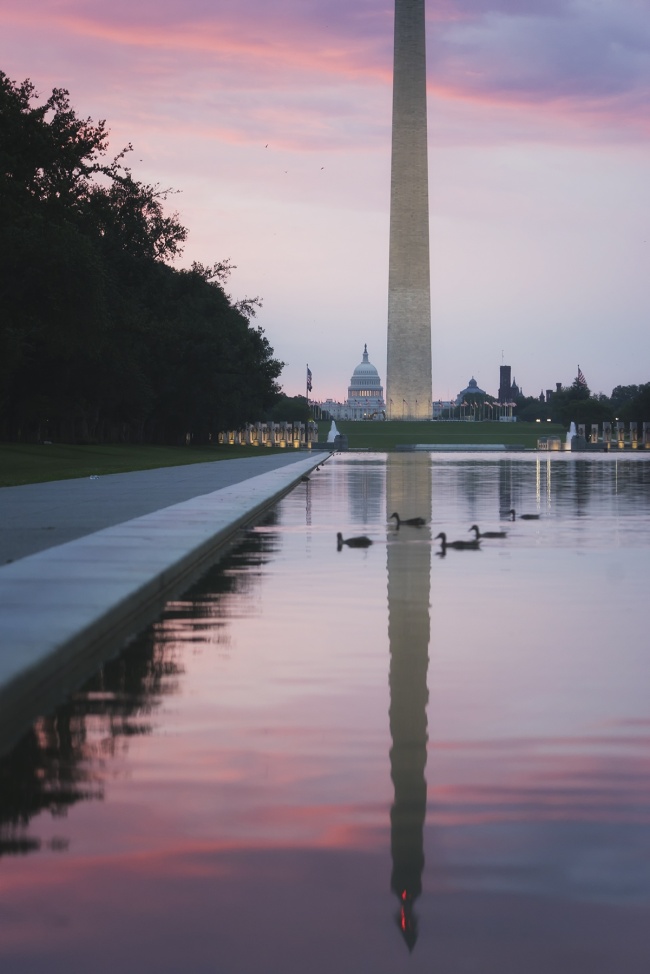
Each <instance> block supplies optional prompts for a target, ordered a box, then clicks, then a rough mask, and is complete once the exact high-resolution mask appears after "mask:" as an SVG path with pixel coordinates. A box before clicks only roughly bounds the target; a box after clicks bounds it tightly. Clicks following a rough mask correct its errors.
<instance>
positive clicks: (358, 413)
mask: <svg viewBox="0 0 650 974" xmlns="http://www.w3.org/2000/svg"><path fill="white" fill-rule="evenodd" d="M319 405H320V406H321V408H322V410H323V411H324V412H326V413H327V415H328V416H329V417H330V418H331V419H352V420H363V419H386V403H385V402H384V389H383V386H382V384H381V379H380V378H379V372H378V371H377V369H376V368H375V366H374V365H373V364H372V362H369V361H368V346H367V345H364V346H363V360H362V361H361V362H359V364H358V365H357V367H356V369H355V370H354V372H353V373H352V376H351V378H350V385H349V386H348V398H347V399H346V400H345V402H334V401H333V400H332V399H326V400H325V402H322V403H319Z"/></svg>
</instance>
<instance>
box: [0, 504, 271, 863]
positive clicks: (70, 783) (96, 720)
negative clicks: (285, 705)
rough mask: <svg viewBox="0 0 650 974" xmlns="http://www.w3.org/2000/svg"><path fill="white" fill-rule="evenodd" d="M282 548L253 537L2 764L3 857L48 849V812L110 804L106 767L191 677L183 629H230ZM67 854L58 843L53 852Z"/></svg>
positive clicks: (265, 537)
mask: <svg viewBox="0 0 650 974" xmlns="http://www.w3.org/2000/svg"><path fill="white" fill-rule="evenodd" d="M272 523H273V518H272V517H270V518H268V519H267V520H266V521H265V522H263V524H264V527H266V528H268V527H269V526H270V525H271V524H272ZM276 547H277V534H275V533H264V531H262V532H259V533H258V532H255V531H251V532H249V533H247V535H246V537H245V539H244V541H243V542H242V543H241V544H240V545H238V546H237V548H236V549H234V550H233V551H232V552H231V553H230V554H229V555H228V556H227V558H225V559H224V560H223V561H221V562H220V563H219V564H218V565H217V566H215V567H214V568H212V569H211V570H210V571H209V572H208V573H207V574H206V575H205V576H203V578H202V579H201V581H200V583H199V584H198V585H196V586H194V588H193V589H192V590H191V592H190V593H188V595H187V596H186V598H185V599H184V600H183V601H182V602H178V603H177V602H172V603H169V604H168V606H167V607H166V609H165V611H164V613H163V615H162V617H161V620H160V621H159V622H158V623H156V624H155V625H154V626H152V627H151V628H150V629H149V630H147V631H146V632H145V633H143V634H142V635H140V636H139V637H138V638H137V639H135V640H134V641H133V642H131V643H130V644H129V645H128V647H127V648H126V649H125V650H124V651H123V652H122V653H121V655H120V656H118V657H117V658H115V659H112V660H109V661H108V662H107V663H104V664H103V665H102V667H101V668H100V669H99V670H98V672H97V673H96V674H95V675H94V676H93V677H92V678H91V679H90V680H87V681H86V683H85V684H84V685H83V687H81V688H80V689H79V690H78V691H77V692H75V693H74V694H72V695H71V697H70V698H69V700H67V701H66V702H65V703H63V704H61V705H60V706H59V707H57V709H56V710H55V711H54V712H53V713H51V714H48V715H46V716H43V717H39V718H38V719H37V720H36V721H34V723H33V725H32V727H31V728H30V730H29V731H28V732H27V733H26V734H24V735H23V737H22V738H21V740H20V741H19V742H18V744H17V745H16V746H15V747H14V748H13V749H12V750H11V751H10V752H9V753H8V754H6V755H4V756H3V757H1V758H0V856H3V855H12V854H13V855H20V854H25V853H28V852H33V851H36V850H38V849H40V848H41V845H42V844H41V841H40V839H38V838H34V837H33V836H30V835H28V834H27V828H28V826H29V823H30V821H31V820H32V819H33V818H34V817H35V816H37V815H39V814H40V813H41V812H49V813H50V814H51V815H52V816H60V817H64V816H65V815H66V814H67V811H68V809H69V808H70V807H71V806H72V805H75V804H76V803H77V802H80V801H86V800H89V799H96V800H101V799H102V798H103V795H104V778H105V762H106V760H107V759H109V758H111V757H112V756H114V755H115V754H116V752H117V750H118V748H120V747H125V746H127V741H128V739H129V738H130V737H133V736H135V735H140V734H149V733H151V731H152V722H151V715H152V714H153V712H154V711H155V709H156V708H157V707H158V706H159V704H160V703H161V700H162V698H163V697H165V696H169V695H172V694H175V693H176V692H177V690H178V686H179V677H180V676H181V675H182V673H183V666H182V662H181V653H182V652H183V647H182V643H181V642H180V641H179V629H178V623H179V620H180V621H182V622H186V623H187V625H186V628H191V627H192V626H193V625H194V626H196V627H197V628H198V629H199V630H200V629H201V628H202V627H203V626H204V624H203V622H202V621H199V622H198V623H196V622H194V623H193V622H192V619H194V620H196V619H199V620H202V619H203V618H205V617H210V619H212V620H213V624H214V620H215V617H216V618H217V619H218V620H219V623H218V624H223V625H225V620H226V618H228V610H227V609H226V610H224V609H223V607H222V603H223V602H224V601H226V602H227V601H229V597H230V596H237V597H241V595H242V594H246V593H248V592H250V589H251V588H252V587H253V586H254V584H255V579H259V576H260V574H261V566H262V565H263V564H264V562H265V561H266V560H267V557H268V554H269V552H271V551H273V550H274V549H275V548H276ZM231 609H232V606H231ZM232 615H233V612H232V611H231V612H230V616H229V617H230V618H232ZM66 845H67V843H66V841H65V840H58V841H55V842H53V843H50V848H54V849H56V848H65V847H66Z"/></svg>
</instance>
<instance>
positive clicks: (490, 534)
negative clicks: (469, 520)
mask: <svg viewBox="0 0 650 974" xmlns="http://www.w3.org/2000/svg"><path fill="white" fill-rule="evenodd" d="M468 530H469V531H473V532H474V538H475V539H476V540H477V541H478V539H479V538H507V537H508V532H507V531H483V532H482V533H481V532H480V531H479V529H478V524H472V526H471V528H468Z"/></svg>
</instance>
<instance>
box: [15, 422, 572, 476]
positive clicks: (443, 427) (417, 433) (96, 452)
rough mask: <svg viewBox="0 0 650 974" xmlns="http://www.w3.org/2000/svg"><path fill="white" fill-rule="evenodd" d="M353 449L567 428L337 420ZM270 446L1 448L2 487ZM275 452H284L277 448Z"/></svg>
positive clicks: (519, 440) (510, 439)
mask: <svg viewBox="0 0 650 974" xmlns="http://www.w3.org/2000/svg"><path fill="white" fill-rule="evenodd" d="M330 425H331V424H330V422H329V421H327V420H323V421H321V422H319V424H318V427H319V435H320V441H321V442H323V441H325V440H326V439H327V434H328V432H329V430H330ZM336 426H337V429H338V430H339V432H340V433H345V434H346V436H347V437H348V445H349V447H350V449H351V450H373V451H376V452H378V453H384V452H387V451H390V450H394V449H395V447H396V446H397V445H398V444H400V443H406V444H411V443H439V444H445V443H467V444H471V443H486V444H487V443H505V444H513V445H520V446H525V447H529V448H533V449H534V448H535V447H536V446H537V440H538V438H539V437H540V436H560V437H562V438H564V436H565V435H566V430H564V428H563V427H561V426H555V425H553V424H551V423H408V422H407V423H403V422H391V423H374V422H369V423H351V422H345V421H341V422H337V424H336ZM260 451H264V452H271V451H270V450H269V448H268V447H255V446H213V447H193V446H190V447H173V446H130V445H129V446H124V445H116V444H113V445H106V446H73V445H69V444H64V443H53V444H50V445H45V444H39V443H5V444H0V487H14V486H19V485H20V484H36V483H43V482H44V481H47V480H70V479H71V478H73V477H90V476H92V475H93V474H97V475H98V476H102V475H104V474H109V473H125V472H128V471H129V470H150V469H153V468H154V467H175V466H179V465H180V464H186V463H206V462H214V461H215V460H230V459H232V458H234V457H249V456H259V454H260ZM273 452H279V451H278V450H274V451H273Z"/></svg>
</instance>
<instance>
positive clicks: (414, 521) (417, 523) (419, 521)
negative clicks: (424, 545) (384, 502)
mask: <svg viewBox="0 0 650 974" xmlns="http://www.w3.org/2000/svg"><path fill="white" fill-rule="evenodd" d="M392 517H394V518H395V520H396V521H397V527H399V526H400V524H408V525H409V526H410V527H412V528H421V527H422V525H423V524H426V523H427V522H426V521H425V520H424V518H423V517H408V518H406V520H405V521H403V520H402V519H401V517H400V516H399V514H398V513H397V511H393V513H392V514H391V516H390V517H389V518H388V520H389V521H390V519H391V518H392Z"/></svg>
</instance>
